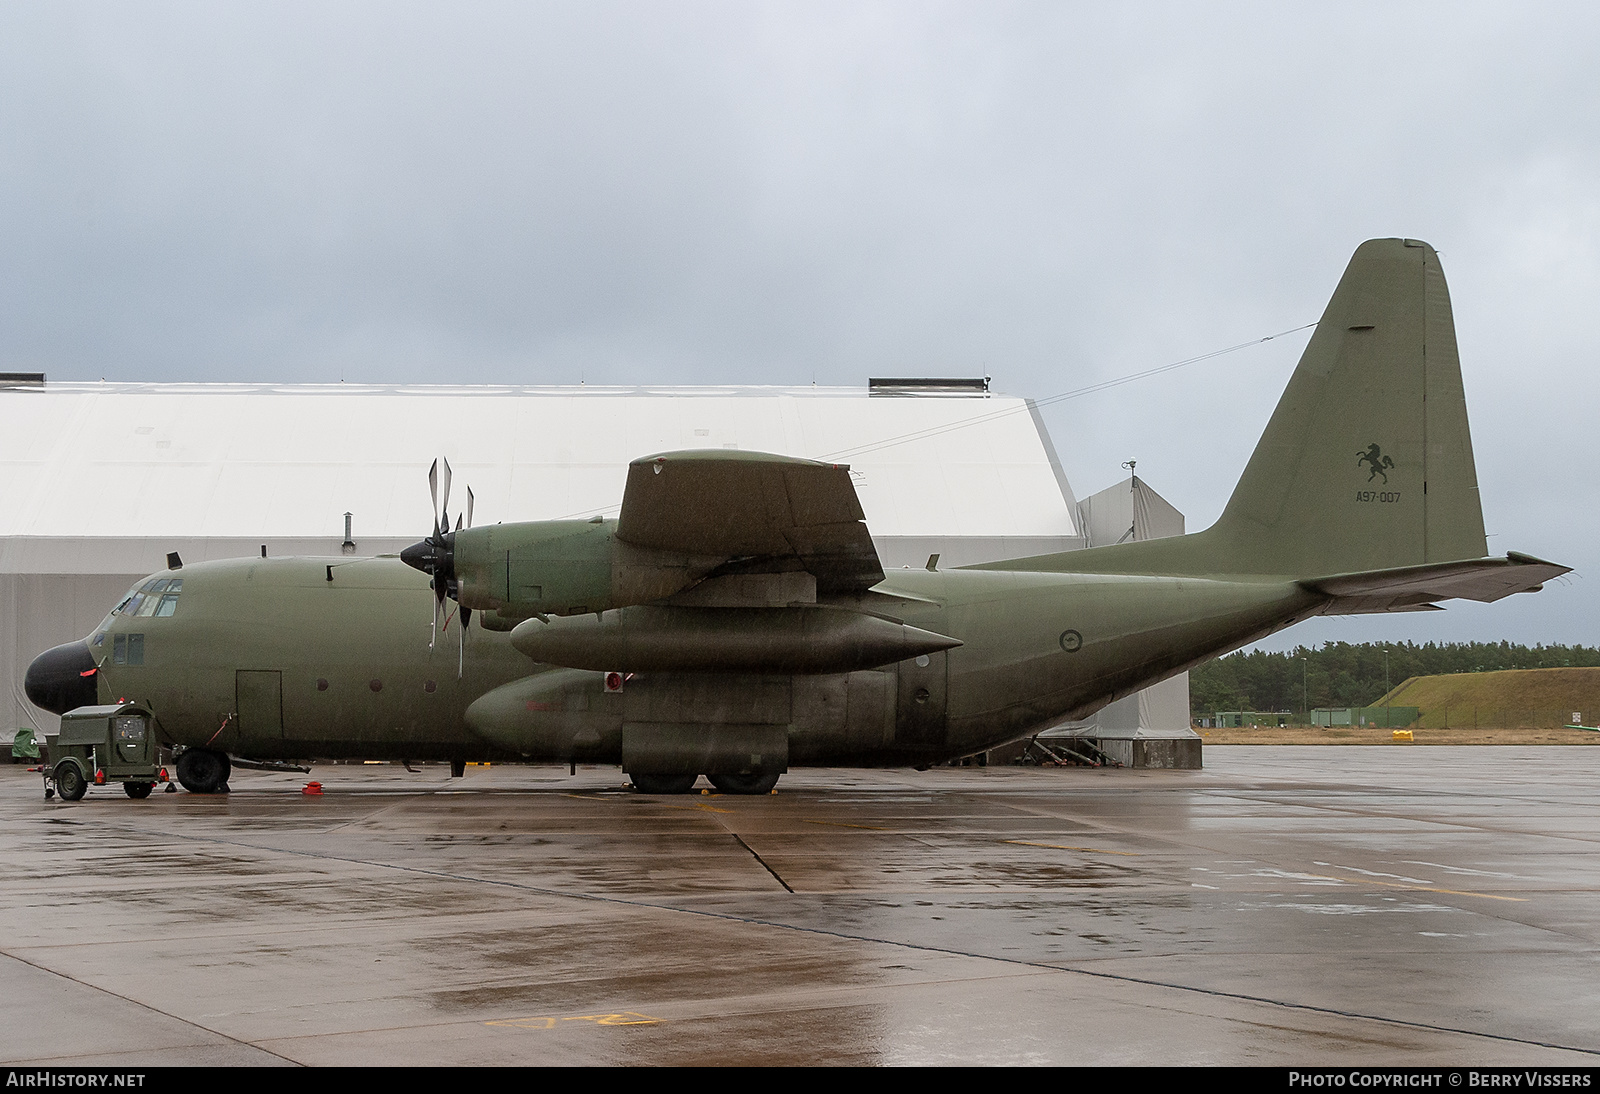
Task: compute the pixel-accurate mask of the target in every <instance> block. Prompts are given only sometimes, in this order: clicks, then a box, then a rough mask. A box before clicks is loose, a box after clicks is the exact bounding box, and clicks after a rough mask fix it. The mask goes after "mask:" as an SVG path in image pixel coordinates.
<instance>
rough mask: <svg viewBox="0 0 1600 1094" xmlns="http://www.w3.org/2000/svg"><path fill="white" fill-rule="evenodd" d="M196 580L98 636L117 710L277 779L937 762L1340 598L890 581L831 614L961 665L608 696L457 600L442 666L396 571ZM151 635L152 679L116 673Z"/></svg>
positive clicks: (1091, 704) (1012, 579)
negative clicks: (727, 726)
mask: <svg viewBox="0 0 1600 1094" xmlns="http://www.w3.org/2000/svg"><path fill="white" fill-rule="evenodd" d="M330 566H331V568H332V569H331V573H332V580H329V578H328V574H329V572H330V570H329V567H330ZM182 577H183V591H182V594H181V597H180V599H179V601H178V605H177V608H176V611H175V612H174V613H173V614H171V615H170V616H166V617H150V616H129V615H113V616H111V617H109V618H108V620H107V621H106V623H105V624H103V625H102V627H101V629H100V630H98V631H97V632H96V634H95V635H94V636H91V638H90V640H89V641H90V650H91V653H92V654H93V656H94V659H95V661H96V662H97V663H98V664H99V666H100V671H99V684H98V687H99V698H100V701H101V702H113V701H117V700H122V699H127V700H131V701H137V702H139V703H142V704H144V705H145V706H146V707H147V708H148V709H149V710H150V711H151V712H152V714H153V715H154V717H155V720H156V724H157V726H158V729H159V732H160V733H161V735H162V737H163V738H164V739H165V741H166V742H168V743H170V744H181V745H185V746H198V747H206V746H209V747H211V748H215V749H222V750H226V751H228V752H231V753H234V754H236V755H240V756H245V757H252V758H260V759H271V758H309V757H326V758H338V757H364V758H370V759H383V758H390V759H445V758H452V759H468V760H471V759H480V758H483V759H488V758H495V757H519V758H526V759H531V760H546V761H565V760H572V759H582V760H586V761H593V762H612V763H616V762H621V759H622V748H621V731H622V727H623V726H624V724H628V723H649V724H678V725H684V724H705V725H711V726H715V725H717V724H720V723H731V724H738V725H750V724H766V725H770V726H772V727H774V728H776V727H782V732H784V733H786V734H787V739H788V762H789V763H790V764H836V765H850V764H856V765H882V764H904V763H932V762H937V761H939V760H942V759H945V758H949V757H953V756H960V755H968V754H971V753H974V752H978V751H981V750H984V749H987V748H991V747H994V746H996V745H998V744H1001V743H1003V742H1006V741H1010V740H1015V739H1017V738H1019V737H1023V736H1026V735H1028V734H1031V733H1035V732H1038V731H1039V730H1041V729H1044V728H1047V727H1049V726H1051V725H1053V724H1057V723H1059V722H1062V721H1065V720H1068V719H1071V718H1076V717H1082V716H1085V715H1087V714H1089V713H1090V712H1092V711H1094V710H1096V709H1098V708H1099V707H1100V706H1102V705H1104V704H1105V703H1107V702H1109V701H1111V700H1113V699H1116V698H1119V697H1121V696H1123V695H1127V694H1130V693H1132V692H1133V691H1136V690H1138V689H1139V688H1142V687H1145V686H1148V685H1149V684H1151V683H1154V682H1156V681H1159V680H1162V679H1165V678H1167V677H1169V676H1171V675H1174V674H1175V673H1177V672H1180V671H1182V670H1183V669H1185V668H1188V667H1189V666H1191V665H1193V664H1196V663H1198V662H1200V661H1203V660H1205V659H1207V658H1210V657H1213V656H1216V655H1217V654H1219V653H1222V652H1225V651H1227V650H1230V649H1233V648H1236V647H1237V646H1239V645H1242V644H1243V643H1245V642H1248V641H1251V640H1252V639H1254V638H1257V637H1259V636H1262V635H1265V634H1269V633H1271V632H1273V631H1276V630H1278V629H1280V628H1282V627H1284V626H1287V625H1288V624H1290V623H1292V622H1295V621H1296V620H1299V619H1302V618H1305V617H1306V616H1308V615H1311V614H1314V613H1315V612H1316V611H1317V610H1319V609H1320V607H1321V606H1322V605H1323V604H1324V603H1325V599H1326V598H1324V597H1321V596H1319V595H1317V594H1315V593H1311V592H1308V591H1306V590H1304V589H1302V588H1301V587H1300V586H1298V585H1296V584H1295V583H1294V582H1292V581H1290V580H1287V579H1283V580H1278V579H1257V580H1219V579H1211V578H1196V577H1152V576H1126V575H1094V574H1087V575H1086V574H1064V573H1041V572H1015V571H1004V570H998V571H996V570H983V571H980V570H952V571H945V572H937V573H935V572H927V571H921V570H918V571H911V570H899V571H891V572H890V573H889V574H888V577H887V579H886V580H885V581H884V582H883V583H881V584H880V585H879V586H877V588H876V589H874V590H873V592H872V593H870V594H868V595H867V596H866V597H863V598H859V599H855V598H851V599H845V600H838V599H834V600H831V601H829V602H830V603H833V604H835V605H838V606H841V607H855V608H858V609H860V610H864V611H868V612H871V613H873V614H877V615H880V616H884V617H889V618H893V619H896V620H898V621H903V622H905V623H906V624H908V625H910V626H913V627H917V628H921V629H922V630H925V631H931V632H934V633H936V634H943V635H949V636H951V637H953V638H955V639H958V640H959V641H960V642H961V643H962V644H961V645H960V646H959V647H956V648H954V649H951V650H948V651H944V652H939V653H935V654H933V655H931V656H921V657H917V658H914V659H909V660H906V661H903V662H900V663H898V664H891V665H885V666H882V667H880V668H877V669H872V670H868V671H858V672H851V673H844V674H832V675H766V676H763V675H750V674H743V675H733V674H718V673H703V674H671V673H657V674H648V673H644V674H640V675H638V676H634V677H630V678H628V679H627V680H626V681H625V682H624V683H623V685H622V687H621V689H620V690H616V691H608V690H607V688H606V685H605V681H604V674H603V673H600V672H590V671H582V670H577V669H551V668H548V667H546V666H542V665H536V664H534V663H533V662H531V661H530V660H529V659H528V658H527V657H525V656H523V655H522V654H520V653H518V652H517V651H516V650H515V649H514V648H513V647H512V645H511V642H510V638H509V636H508V635H507V634H505V633H497V632H493V631H486V630H483V629H482V628H480V627H478V626H477V625H476V624H474V625H473V626H471V627H470V628H469V629H468V631H467V635H466V640H465V645H464V649H463V648H462V647H461V646H460V645H459V644H458V643H459V635H460V628H459V620H458V619H457V617H456V615H455V611H454V609H455V605H454V604H453V603H451V602H449V601H446V602H445V605H444V608H445V612H444V613H443V615H442V618H446V619H447V622H446V624H445V626H443V627H442V628H441V630H440V631H439V632H438V635H437V639H436V640H435V641H434V643H433V646H434V648H432V649H431V650H430V634H431V631H432V626H431V615H430V613H431V611H432V593H431V591H430V589H429V587H428V579H427V577H426V576H425V575H423V574H420V573H418V572H416V571H415V570H412V569H409V568H408V567H406V566H405V565H403V564H401V563H400V562H399V561H398V560H394V559H361V560H350V559H304V558H285V559H242V560H236V561H227V562H216V563H202V564H196V565H190V566H187V567H185V568H184V569H183V570H182ZM134 634H139V635H142V636H143V637H142V639H141V640H140V641H139V642H138V647H139V648H140V650H141V660H142V663H141V664H130V663H126V662H127V661H129V660H131V659H132V658H131V657H125V658H123V662H124V663H118V659H117V658H116V657H114V656H113V654H112V651H113V649H114V648H120V649H124V650H131V649H133V648H134V643H133V642H132V640H131V636H132V635H134ZM118 635H122V636H124V642H123V643H122V644H121V645H120V646H119V645H118V643H117V636H118ZM620 667H622V666H619V668H620ZM480 699H481V700H482V702H478V701H479V700H480ZM475 702H477V703H478V705H477V706H476V707H475V708H473V713H472V715H471V717H470V719H469V715H468V708H469V707H472V706H473V704H474V703H475Z"/></svg>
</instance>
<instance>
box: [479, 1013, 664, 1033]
mask: <svg viewBox="0 0 1600 1094" xmlns="http://www.w3.org/2000/svg"><path fill="white" fill-rule="evenodd" d="M557 1022H593V1023H594V1024H595V1025H597V1026H656V1025H660V1024H661V1019H659V1018H652V1017H650V1016H649V1015H648V1014H640V1013H639V1012H638V1011H635V1010H625V1011H622V1012H621V1013H620V1014H574V1015H571V1016H570V1017H566V1018H554V1017H550V1016H546V1015H540V1016H537V1017H532V1018H501V1019H498V1020H496V1021H493V1022H485V1023H484V1025H486V1026H509V1027H511V1028H512V1029H555V1028H556V1023H557Z"/></svg>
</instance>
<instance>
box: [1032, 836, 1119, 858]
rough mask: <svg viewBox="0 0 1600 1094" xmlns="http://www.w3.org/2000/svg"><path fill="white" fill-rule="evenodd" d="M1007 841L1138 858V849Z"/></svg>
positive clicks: (1092, 853) (1058, 849)
mask: <svg viewBox="0 0 1600 1094" xmlns="http://www.w3.org/2000/svg"><path fill="white" fill-rule="evenodd" d="M1006 842H1007V843H1015V844H1017V845H1018V846H1019V847H1049V848H1051V849H1052V850H1056V851H1087V852H1089V853H1090V854H1091V855H1127V856H1128V857H1130V858H1139V857H1140V856H1139V852H1138V851H1111V850H1107V849H1106V848H1104V847H1072V846H1069V845H1067V844H1065V843H1034V842H1032V841H1030V840H1025V839H1008V840H1006Z"/></svg>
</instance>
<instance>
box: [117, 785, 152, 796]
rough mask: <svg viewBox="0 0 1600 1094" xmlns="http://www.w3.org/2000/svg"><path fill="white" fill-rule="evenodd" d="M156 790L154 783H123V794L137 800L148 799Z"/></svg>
mask: <svg viewBox="0 0 1600 1094" xmlns="http://www.w3.org/2000/svg"><path fill="white" fill-rule="evenodd" d="M154 788H155V784H154V783H123V784H122V792H123V793H124V794H126V795H128V797H130V798H133V799H135V800H137V799H139V798H148V797H149V796H150V791H151V790H153V789H154Z"/></svg>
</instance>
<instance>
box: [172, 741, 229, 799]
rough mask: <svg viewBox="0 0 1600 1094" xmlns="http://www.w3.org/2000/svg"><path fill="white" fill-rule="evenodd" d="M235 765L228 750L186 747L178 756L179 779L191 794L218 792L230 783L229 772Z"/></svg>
mask: <svg viewBox="0 0 1600 1094" xmlns="http://www.w3.org/2000/svg"><path fill="white" fill-rule="evenodd" d="M232 767H233V765H232V764H230V763H229V762H228V754H227V753H226V752H213V751H211V750H210V749H209V748H190V749H186V750H185V751H184V753H183V755H181V756H179V757H178V781H179V782H180V783H182V784H183V788H184V789H185V790H187V791H189V793H191V794H216V793H219V792H222V791H224V790H225V789H226V788H227V785H228V772H229V770H230V769H231V768H232Z"/></svg>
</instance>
